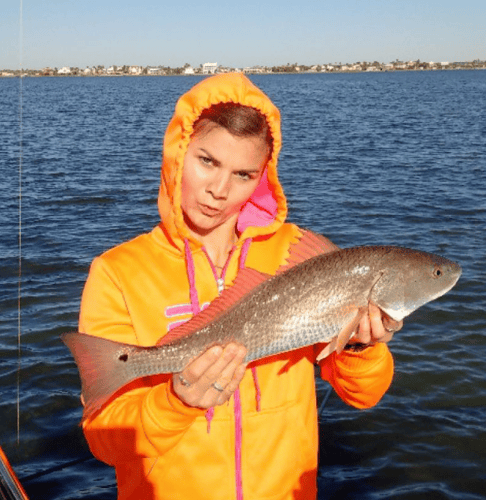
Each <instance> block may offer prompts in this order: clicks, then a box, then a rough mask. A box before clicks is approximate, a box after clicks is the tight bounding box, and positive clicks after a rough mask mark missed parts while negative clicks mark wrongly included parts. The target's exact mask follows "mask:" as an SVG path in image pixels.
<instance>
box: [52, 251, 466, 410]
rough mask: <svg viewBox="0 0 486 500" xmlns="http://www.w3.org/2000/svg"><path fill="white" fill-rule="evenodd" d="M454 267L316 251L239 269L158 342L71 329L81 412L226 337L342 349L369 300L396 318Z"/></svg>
mask: <svg viewBox="0 0 486 500" xmlns="http://www.w3.org/2000/svg"><path fill="white" fill-rule="evenodd" d="M460 274H461V268H460V266H459V265H458V264H456V263H455V262H452V261H450V260H448V259H445V258H444V257H440V256H438V255H434V254H430V253H426V252H420V251H417V250H411V249H406V248H400V247H392V246H374V247H373V246H369V247H354V248H349V249H344V250H338V251H335V252H332V253H326V254H319V255H317V256H314V257H311V258H309V259H307V260H304V261H303V262H301V263H298V264H296V265H294V266H293V267H290V268H286V269H285V270H284V271H282V272H278V273H277V274H276V275H275V276H273V277H269V276H267V275H263V274H262V273H259V272H258V271H255V270H252V269H242V270H240V272H239V274H238V277H237V278H236V280H235V283H234V285H233V287H230V288H229V289H228V290H225V291H224V292H223V293H222V294H221V296H220V297H218V298H217V299H215V300H214V301H213V302H212V303H211V304H210V306H209V307H208V308H207V309H205V310H204V311H202V312H201V313H199V314H198V315H196V316H195V317H194V318H193V319H191V320H190V321H189V322H187V323H186V324H184V325H182V326H180V327H178V328H176V329H174V330H173V331H172V332H171V333H170V334H168V335H167V339H168V340H167V339H166V338H165V337H164V338H162V339H161V343H160V344H159V345H157V346H155V347H139V346H133V345H128V344H121V343H118V342H115V341H112V340H107V339H103V338H97V337H93V336H90V335H86V334H82V333H78V332H73V333H67V334H64V335H63V336H62V339H63V341H64V342H65V343H66V345H67V346H68V347H69V348H70V350H71V352H72V353H73V356H74V358H75V360H76V362H77V364H78V368H79V371H80V375H81V381H82V392H83V398H84V401H85V414H84V415H85V418H86V417H87V416H89V415H91V414H92V413H93V412H94V411H96V410H97V409H98V408H100V407H101V406H102V405H103V404H104V403H105V402H106V401H107V400H108V399H109V397H110V396H111V395H112V394H113V393H114V392H116V391H117V390H118V389H120V388H121V387H123V386H124V385H126V384H128V383H129V382H131V381H132V380H135V379H137V378H140V377H144V376H147V375H154V374H159V373H175V372H180V371H182V370H183V369H184V367H185V366H186V365H187V363H188V362H189V360H190V359H191V358H194V357H195V356H198V355H199V354H200V353H202V352H204V351H205V350H207V349H209V348H210V347H211V346H214V345H222V346H225V345H227V344H228V343H230V342H236V343H239V344H242V345H244V346H245V347H246V349H247V356H246V361H247V362H250V361H254V360H257V359H261V358H264V357H267V356H271V355H273V354H277V353H281V352H287V351H291V350H295V349H299V348H301V347H304V346H309V345H313V344H317V343H328V347H327V348H326V349H325V350H324V355H328V354H329V353H331V352H333V351H334V350H337V351H338V352H340V351H341V350H342V348H343V347H344V344H345V343H346V342H347V341H348V339H349V337H350V336H351V335H352V333H353V331H354V330H355V329H356V327H357V324H358V322H359V320H360V318H361V317H362V315H363V314H365V312H366V311H367V310H368V303H369V302H373V303H374V304H375V305H377V306H378V307H379V308H380V309H381V310H382V311H383V312H384V313H386V314H387V315H388V316H390V317H391V318H392V319H394V320H396V321H400V320H402V319H403V318H404V317H405V316H407V315H408V314H410V313H411V312H412V311H414V310H415V309H417V308H418V307H420V306H422V305H424V304H425V303H427V302H429V301H431V300H434V299H436V298H437V297H439V296H441V295H443V294H444V293H446V292H447V291H448V290H450V289H451V288H452V287H453V286H454V285H455V283H456V282H457V280H458V279H459V276H460Z"/></svg>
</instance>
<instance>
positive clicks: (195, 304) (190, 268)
mask: <svg viewBox="0 0 486 500" xmlns="http://www.w3.org/2000/svg"><path fill="white" fill-rule="evenodd" d="M184 247H185V251H186V266H187V277H188V278H189V295H190V297H191V307H192V314H193V315H194V316H195V315H196V314H197V313H198V312H199V311H200V310H201V308H200V307H199V298H198V296H197V289H196V271H195V269H194V260H193V258H192V253H191V247H190V246H189V240H188V239H187V238H186V239H185V240H184Z"/></svg>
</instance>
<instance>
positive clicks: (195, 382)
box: [172, 343, 246, 408]
mask: <svg viewBox="0 0 486 500" xmlns="http://www.w3.org/2000/svg"><path fill="white" fill-rule="evenodd" d="M245 356H246V348H245V347H243V346H240V345H238V344H234V343H232V344H228V345H227V346H226V347H225V348H224V349H223V348H222V347H221V346H215V347H212V348H211V349H208V350H207V351H205V352H204V353H203V354H201V355H200V356H198V357H197V358H195V359H193V360H192V361H190V362H189V363H188V365H187V366H186V367H185V368H184V369H183V370H182V372H180V373H177V374H174V376H173V378H172V385H173V388H174V392H175V393H176V394H177V396H178V397H179V399H180V400H181V401H183V402H184V403H185V404H186V405H188V406H193V407H197V408H211V407H213V406H218V405H222V404H223V403H225V402H226V401H228V399H229V398H230V397H231V395H232V394H233V393H234V392H235V391H236V389H237V388H238V385H239V384H240V382H241V380H242V379H243V375H244V374H245V370H246V363H243V360H244V359H245Z"/></svg>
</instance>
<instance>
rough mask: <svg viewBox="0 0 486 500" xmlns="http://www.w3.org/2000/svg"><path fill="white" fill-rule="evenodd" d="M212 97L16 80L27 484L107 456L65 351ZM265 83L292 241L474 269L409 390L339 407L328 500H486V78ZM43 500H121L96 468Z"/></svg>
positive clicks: (424, 327) (10, 264)
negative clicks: (373, 247)
mask: <svg viewBox="0 0 486 500" xmlns="http://www.w3.org/2000/svg"><path fill="white" fill-rule="evenodd" d="M198 79H199V78H198V77H140V78H129V77H122V78H38V79H33V78H25V79H23V81H22V82H21V81H20V80H18V79H0V116H1V117H2V120H1V121H2V128H1V130H0V169H1V176H0V198H1V199H2V207H3V209H2V210H1V211H0V231H1V235H2V238H1V239H0V290H1V294H0V421H1V425H0V445H1V446H2V447H3V448H4V450H5V451H6V452H7V454H8V455H9V457H10V459H11V461H12V462H13V464H14V466H15V469H16V471H17V473H18V475H19V476H20V477H21V478H28V476H30V475H32V474H34V473H37V472H39V471H43V470H47V469H49V468H50V467H53V466H55V465H59V464H66V463H69V462H70V461H71V460H75V459H78V458H84V457H85V456H86V455H87V447H86V445H85V442H84V439H83V437H82V433H81V432H80V429H79V427H78V422H79V420H80V416H81V407H80V403H79V381H78V377H77V371H76V368H75V366H74V363H73V361H72V359H71V357H70V355H69V352H68V351H67V349H66V348H65V347H64V346H63V345H62V344H61V342H60V341H59V334H60V333H62V332H65V331H69V330H74V329H75V328H76V324H77V314H78V308H79V299H80V294H81V290H82V287H83V283H84V280H85V279H86V275H87V272H88V267H89V264H90V262H91V260H92V259H93V257H94V256H96V255H98V254H99V253H101V252H103V251H104V250H106V249H108V248H110V247H112V246H114V245H116V244H118V243H120V242H122V241H125V240H127V239H129V238H131V237H133V236H135V235H137V234H139V233H141V232H145V231H148V230H150V229H151V228H152V227H153V226H154V225H155V224H157V222H158V213H157V206H156V198H157V191H158V183H159V175H160V171H159V168H160V159H161V150H162V137H163V134H164V130H165V127H166V125H167V123H168V120H169V119H170V116H171V113H172V110H173V107H174V104H175V101H176V99H177V97H178V96H179V95H180V94H182V93H183V92H184V91H185V90H187V89H189V88H190V87H191V86H192V85H194V84H195V82H196V81H197V80H198ZM252 79H253V80H254V81H255V82H256V83H257V84H258V85H259V86H260V87H261V88H262V89H263V90H264V91H265V92H266V93H267V94H268V95H269V96H270V97H271V98H272V99H273V100H274V102H275V103H276V104H277V105H278V106H279V107H280V109H281V112H282V118H283V149H282V154H281V157H280V163H279V165H280V175H281V179H282V182H283V184H284V187H285V189H286V193H287V196H288V199H289V205H290V216H289V217H290V219H291V220H292V221H295V222H297V223H299V224H301V225H303V226H306V227H309V228H311V229H313V230H315V231H317V232H321V233H323V234H325V235H327V236H328V237H330V238H331V239H332V240H334V241H335V242H336V243H337V244H339V245H341V246H343V247H346V246H353V245H361V244H394V245H402V246H409V247H414V248H418V249H422V250H426V251H430V252H435V253H439V254H442V255H445V256H446V257H448V258H451V259H454V260H457V261H459V262H460V264H461V265H462V267H463V276H462V278H461V280H460V281H459V283H458V285H457V286H456V287H455V288H454V289H453V290H452V291H451V292H449V293H448V294H447V295H446V296H444V297H442V298H440V299H438V300H437V301H435V302H433V303H431V304H429V305H427V306H425V307H423V308H422V309H420V310H419V311H417V312H416V313H414V314H413V315H412V316H411V317H409V318H407V319H406V321H405V327H404V328H403V330H402V331H400V332H399V333H398V334H396V336H395V339H394V340H393V342H392V344H391V346H390V347H391V350H392V352H393V354H394V358H395V362H396V370H395V378H394V381H393V384H392V387H391V388H390V390H389V391H388V393H387V394H386V395H385V397H384V398H383V400H382V401H381V402H380V404H379V405H378V406H377V407H375V408H373V409H371V410H367V411H358V410H355V409H352V408H349V407H347V406H345V405H344V404H343V403H342V402H341V401H340V400H339V398H338V397H337V396H336V395H335V394H334V393H333V394H331V396H330V397H329V399H328V400H327V402H326V404H325V405H324V407H323V409H322V412H321V415H320V422H321V425H320V437H321V442H320V469H319V498H320V499H321V500H328V499H339V500H342V499H366V500H368V499H369V500H378V499H385V498H386V499H388V498H393V499H422V498H429V499H460V500H473V499H480V498H486V473H485V470H486V432H485V422H486V376H485V369H484V359H485V358H486V335H485V331H486V312H485V311H486V285H485V282H486V120H485V118H484V117H485V116H486V72H484V71H448V72H404V73H384V74H364V73H363V74H350V75H332V74H330V75H325V74H324V75H321V74H315V75H266V76H254V77H252ZM20 93H21V94H22V96H23V98H22V101H20V99H19V96H20ZM20 108H22V121H21V123H20ZM21 127H22V128H21ZM20 130H22V134H20ZM20 138H22V141H20ZM20 158H21V161H20ZM20 164H21V167H22V173H21V186H22V197H21V208H22V210H21V219H22V234H21V241H22V261H21V264H22V265H21V301H20V304H21V308H20V311H21V346H22V348H21V366H20V372H19V371H18V365H19V362H18V355H17V334H18V282H19V278H18V275H19V266H18V255H19V249H18V240H19V166H20ZM17 377H19V379H20V385H19V394H20V399H19V404H20V434H19V444H17V442H16V441H17V421H16V400H17ZM327 391H328V388H327V386H325V385H324V384H323V383H322V384H320V385H319V387H318V396H319V403H321V402H322V398H323V397H324V396H325V395H326V394H327ZM263 473H264V472H263ZM25 487H26V489H27V490H28V492H29V494H30V495H31V497H32V499H34V500H35V499H42V500H51V499H52V500H73V499H83V500H94V499H96V500H108V499H114V498H116V486H115V479H114V474H113V472H112V470H111V469H110V468H108V467H106V466H104V465H103V464H101V463H99V462H97V461H95V460H87V461H84V462H82V463H80V464H77V465H71V466H69V467H66V468H64V469H63V470H60V471H57V472H51V473H50V474H48V475H44V476H42V477H40V478H37V479H30V480H28V481H25Z"/></svg>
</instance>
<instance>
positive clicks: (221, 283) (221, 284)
mask: <svg viewBox="0 0 486 500" xmlns="http://www.w3.org/2000/svg"><path fill="white" fill-rule="evenodd" d="M216 282H217V284H218V294H219V295H221V292H222V291H223V290H224V279H223V278H218V279H217V281H216Z"/></svg>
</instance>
